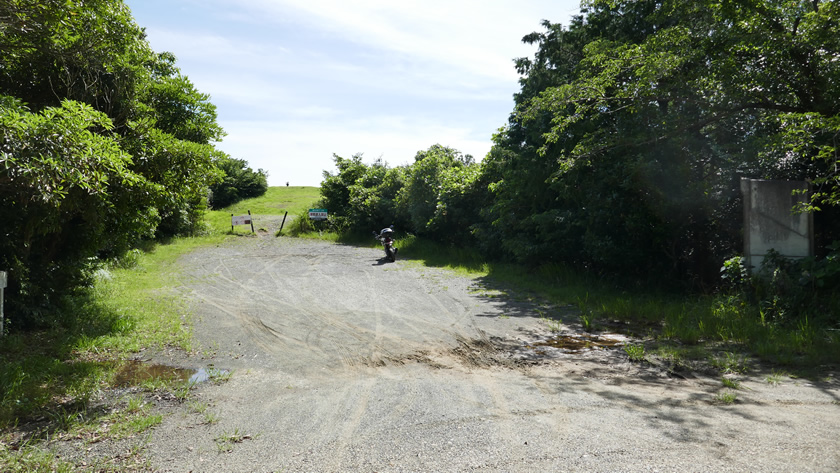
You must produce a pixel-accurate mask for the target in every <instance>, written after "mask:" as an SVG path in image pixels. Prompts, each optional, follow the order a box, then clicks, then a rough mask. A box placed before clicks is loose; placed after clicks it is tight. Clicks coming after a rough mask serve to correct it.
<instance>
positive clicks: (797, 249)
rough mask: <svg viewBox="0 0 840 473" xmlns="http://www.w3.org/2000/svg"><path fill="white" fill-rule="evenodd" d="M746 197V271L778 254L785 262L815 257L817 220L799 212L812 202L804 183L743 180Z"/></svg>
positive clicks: (743, 190)
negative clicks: (774, 252) (788, 259)
mask: <svg viewBox="0 0 840 473" xmlns="http://www.w3.org/2000/svg"><path fill="white" fill-rule="evenodd" d="M741 194H742V195H743V197H744V258H745V259H746V261H745V263H746V265H747V268H749V269H750V271H755V270H758V269H760V268H761V263H762V262H763V261H764V256H765V255H766V254H767V252H768V251H770V250H771V249H772V250H775V251H777V252H779V254H781V255H782V256H784V257H786V258H805V257H808V256H814V216H813V214H812V213H811V212H798V211H797V210H796V208H797V206H798V205H799V204H807V203H808V202H809V199H810V197H811V196H810V185H809V184H808V183H807V182H805V181H775V180H762V179H745V178H742V179H741Z"/></svg>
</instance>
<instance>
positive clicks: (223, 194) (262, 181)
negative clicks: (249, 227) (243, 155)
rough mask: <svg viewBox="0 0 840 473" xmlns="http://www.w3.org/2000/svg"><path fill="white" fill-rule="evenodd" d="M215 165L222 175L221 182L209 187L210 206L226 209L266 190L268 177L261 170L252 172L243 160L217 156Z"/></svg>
mask: <svg viewBox="0 0 840 473" xmlns="http://www.w3.org/2000/svg"><path fill="white" fill-rule="evenodd" d="M215 165H216V167H217V168H219V170H221V171H222V172H223V173H224V176H223V177H222V179H221V181H219V182H217V183H215V184H213V185H211V186H210V206H211V207H213V208H214V209H220V208H222V207H227V206H228V205H232V204H235V203H236V202H239V201H240V200H242V199H249V198H252V197H259V196H261V195H263V194H265V192H266V191H267V190H268V175H267V173H266V172H265V171H263V170H262V169H259V170H257V171H254V170H253V169H251V168H250V167H248V163H247V162H246V161H245V160H244V159H234V158H231V157H229V156H227V155H219V156H218V157H217V158H216V159H215Z"/></svg>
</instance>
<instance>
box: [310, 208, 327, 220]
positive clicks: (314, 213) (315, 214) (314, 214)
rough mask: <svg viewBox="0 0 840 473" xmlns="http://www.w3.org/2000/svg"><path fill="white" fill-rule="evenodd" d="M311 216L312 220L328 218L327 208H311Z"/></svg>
mask: <svg viewBox="0 0 840 473" xmlns="http://www.w3.org/2000/svg"><path fill="white" fill-rule="evenodd" d="M309 218H310V219H312V220H326V219H327V209H309Z"/></svg>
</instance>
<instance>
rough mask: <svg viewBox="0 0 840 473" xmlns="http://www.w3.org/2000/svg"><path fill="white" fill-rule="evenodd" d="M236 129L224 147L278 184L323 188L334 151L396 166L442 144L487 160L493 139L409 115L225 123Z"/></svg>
mask: <svg viewBox="0 0 840 473" xmlns="http://www.w3.org/2000/svg"><path fill="white" fill-rule="evenodd" d="M222 126H224V127H225V129H226V130H227V131H228V132H229V133H230V135H229V136H228V137H227V138H225V140H224V142H223V143H221V144H220V145H219V146H218V147H219V149H222V150H223V151H225V152H227V153H229V154H231V155H233V156H234V157H237V158H241V159H246V160H247V161H248V162H249V164H250V166H251V167H252V168H254V169H257V168H262V169H265V170H267V171H268V172H269V183H270V185H272V186H279V185H283V184H284V183H285V182H287V181H290V182H291V183H292V185H309V186H317V185H319V184H320V182H321V179H322V172H323V171H325V170H327V171H334V169H333V161H332V155H333V153H335V154H338V155H339V156H342V157H345V158H349V157H350V156H352V155H354V154H356V153H363V155H364V158H365V161H366V162H372V161H373V160H374V159H377V158H379V157H382V158H383V159H384V160H385V161H387V162H388V163H389V165H391V166H398V165H402V164H407V163H411V162H413V160H414V155H415V153H416V152H417V151H420V150H424V149H427V148H429V147H430V146H432V145H434V144H436V143H440V144H442V145H445V146H451V147H453V148H455V149H458V150H459V151H461V152H463V153H465V154H472V155H473V156H474V157H476V158H477V159H481V158H483V157H484V155H485V154H486V153H487V152H488V151H489V150H490V140H489V137H488V138H487V139H486V140H482V139H476V138H474V137H473V136H472V130H470V129H468V128H458V127H446V126H443V125H439V124H436V123H432V122H425V123H422V122H421V123H416V122H413V121H410V120H406V118H405V117H372V118H359V119H356V120H352V121H348V122H346V123H341V124H340V125H339V124H336V123H335V122H331V121H324V120H301V121H277V122H252V121H232V122H222Z"/></svg>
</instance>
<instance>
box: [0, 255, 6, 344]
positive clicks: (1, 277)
mask: <svg viewBox="0 0 840 473" xmlns="http://www.w3.org/2000/svg"><path fill="white" fill-rule="evenodd" d="M7 285H8V284H7V279H6V272H5V271H0V337H2V336H3V290H4V289H5V288H6V286H7Z"/></svg>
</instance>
